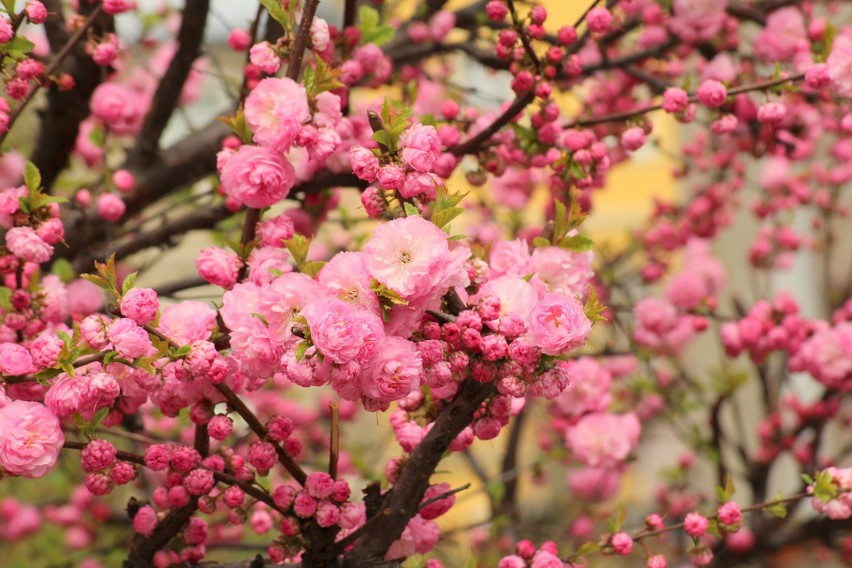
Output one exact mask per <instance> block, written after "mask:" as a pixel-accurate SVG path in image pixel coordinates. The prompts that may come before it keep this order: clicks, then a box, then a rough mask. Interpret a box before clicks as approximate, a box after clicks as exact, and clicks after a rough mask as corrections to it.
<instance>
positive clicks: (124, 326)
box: [107, 318, 153, 359]
mask: <svg viewBox="0 0 852 568" xmlns="http://www.w3.org/2000/svg"><path fill="white" fill-rule="evenodd" d="M107 337H109V340H110V341H111V342H112V344H113V347H114V348H115V350H116V351H118V353H119V355H121V356H122V357H126V358H128V359H136V358H137V357H144V356H145V355H148V354H149V353H150V351H151V350H152V349H153V345H152V344H151V338H150V337H148V332H147V331H145V330H144V329H142V328H141V327H139V326H138V325H137V324H136V322H135V321H133V320H132V319H129V318H119V319H117V320H114V321H113V322H112V323H111V324H110V325H109V327H108V328H107Z"/></svg>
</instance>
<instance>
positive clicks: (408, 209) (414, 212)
mask: <svg viewBox="0 0 852 568" xmlns="http://www.w3.org/2000/svg"><path fill="white" fill-rule="evenodd" d="M402 207H403V209H405V216H406V217H419V216H420V210H419V209H418V208H417V207H415V206H414V205H412V204H411V203H409V202H408V201H403V202H402Z"/></svg>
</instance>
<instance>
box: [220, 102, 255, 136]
mask: <svg viewBox="0 0 852 568" xmlns="http://www.w3.org/2000/svg"><path fill="white" fill-rule="evenodd" d="M219 121H220V122H222V123H224V124H226V125H227V126H228V128H230V129H231V131H232V132H233V133H234V134H235V135H236V136H237V137H238V138H239V139H240V141H241V142H242V143H243V144H251V142H252V133H251V130H249V127H248V124H247V123H246V115H245V112H244V111H243V107H242V105H240V108H239V109H237V113H236V114H235V115H233V116H220V117H219Z"/></svg>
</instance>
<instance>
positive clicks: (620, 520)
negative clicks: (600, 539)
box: [607, 505, 627, 533]
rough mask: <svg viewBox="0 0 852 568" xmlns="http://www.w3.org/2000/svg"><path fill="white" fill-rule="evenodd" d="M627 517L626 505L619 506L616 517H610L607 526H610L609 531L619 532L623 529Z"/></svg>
mask: <svg viewBox="0 0 852 568" xmlns="http://www.w3.org/2000/svg"><path fill="white" fill-rule="evenodd" d="M626 519H627V509H625V508H624V506H623V505H622V506H620V507H619V508H618V512H617V513H616V514H615V518H614V519H610V520H609V521H607V528H609V532H611V533H617V532H618V531H620V530H621V527H623V526H624V521H625V520H626Z"/></svg>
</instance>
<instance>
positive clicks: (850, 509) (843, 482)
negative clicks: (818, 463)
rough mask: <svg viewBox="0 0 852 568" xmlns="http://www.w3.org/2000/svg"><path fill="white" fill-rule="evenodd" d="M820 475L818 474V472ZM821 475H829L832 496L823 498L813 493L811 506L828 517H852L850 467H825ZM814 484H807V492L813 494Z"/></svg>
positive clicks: (836, 518) (851, 478)
mask: <svg viewBox="0 0 852 568" xmlns="http://www.w3.org/2000/svg"><path fill="white" fill-rule="evenodd" d="M818 475H820V474H818ZM821 475H828V476H830V484H831V489H832V491H833V493H834V495H833V496H831V497H829V498H825V497H822V498H821V496H817V495H814V496H813V498H812V499H811V505H812V506H813V508H814V509H815V510H816V511H817V512H819V513H822V514H824V515H828V517H829V518H830V519H835V520H839V519H848V518H849V517H852V468H838V467H829V468H826V469H825V470H824V471H823V472H822V474H821ZM814 491H815V484H811V485H809V486H808V493H811V494H813V493H814Z"/></svg>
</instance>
